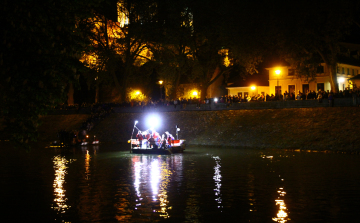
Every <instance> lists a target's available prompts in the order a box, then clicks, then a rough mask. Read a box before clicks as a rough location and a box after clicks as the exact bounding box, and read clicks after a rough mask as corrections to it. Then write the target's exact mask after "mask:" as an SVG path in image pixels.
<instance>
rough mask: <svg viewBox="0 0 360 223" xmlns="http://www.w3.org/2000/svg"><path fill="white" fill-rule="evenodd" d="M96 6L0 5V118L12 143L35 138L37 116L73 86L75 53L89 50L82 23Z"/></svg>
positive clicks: (51, 1)
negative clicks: (0, 24)
mask: <svg viewBox="0 0 360 223" xmlns="http://www.w3.org/2000/svg"><path fill="white" fill-rule="evenodd" d="M99 3H100V1H98V0H91V1H88V0H87V1H71V0H58V1H55V0H46V1H30V0H24V1H20V2H18V1H9V0H3V1H1V3H0V14H1V18H2V19H1V20H2V21H3V26H2V30H3V32H2V35H1V41H0V42H1V43H0V44H1V47H0V75H1V80H2V82H1V83H0V91H1V93H0V95H1V98H0V103H1V116H2V117H3V120H4V125H5V131H4V132H6V133H7V134H8V135H9V137H11V138H12V139H14V140H15V141H17V142H20V143H26V142H29V141H30V140H32V141H34V140H36V138H37V126H38V125H39V116H41V115H45V114H46V113H47V112H48V111H49V110H50V109H51V108H52V107H53V106H54V105H56V104H57V103H59V102H62V101H64V97H65V95H66V92H65V91H64V89H65V87H66V84H67V83H68V82H69V81H70V82H77V78H78V73H79V72H81V70H82V69H83V65H82V64H81V63H80V62H79V58H80V55H81V54H82V53H84V52H85V51H87V50H88V47H89V40H88V38H87V31H88V29H87V28H88V24H87V23H86V22H84V21H85V20H84V19H86V18H88V17H91V16H92V13H93V10H92V9H93V8H95V7H97V4H99Z"/></svg>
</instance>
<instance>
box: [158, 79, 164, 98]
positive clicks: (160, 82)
mask: <svg viewBox="0 0 360 223" xmlns="http://www.w3.org/2000/svg"><path fill="white" fill-rule="evenodd" d="M163 82H164V81H162V80H159V85H160V100H161V99H162V88H161V87H162V84H163Z"/></svg>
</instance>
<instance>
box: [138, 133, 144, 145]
mask: <svg viewBox="0 0 360 223" xmlns="http://www.w3.org/2000/svg"><path fill="white" fill-rule="evenodd" d="M136 138H138V140H139V147H140V148H141V146H142V140H143V139H144V138H143V135H142V133H141V131H139V132H138V134H137V135H136Z"/></svg>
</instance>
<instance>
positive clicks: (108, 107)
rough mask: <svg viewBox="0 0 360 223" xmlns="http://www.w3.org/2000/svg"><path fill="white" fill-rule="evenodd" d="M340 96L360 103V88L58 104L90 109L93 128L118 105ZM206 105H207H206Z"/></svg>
mask: <svg viewBox="0 0 360 223" xmlns="http://www.w3.org/2000/svg"><path fill="white" fill-rule="evenodd" d="M339 98H349V99H350V98H352V99H353V100H354V104H356V105H359V103H358V101H359V100H358V99H360V89H359V88H356V89H345V90H344V91H342V90H340V91H339V92H338V93H333V92H331V91H329V90H327V91H322V90H319V91H317V92H315V91H308V92H307V93H303V92H300V91H298V93H295V92H292V93H288V92H287V91H285V92H284V94H282V93H281V94H276V95H274V94H270V95H269V94H266V95H262V94H258V95H253V96H248V95H244V97H242V96H239V95H224V96H221V97H219V98H205V99H203V100H201V99H200V98H197V97H193V98H191V97H190V98H189V99H186V98H178V99H175V100H167V99H166V100H164V99H161V100H151V99H150V100H148V101H131V102H123V103H98V104H87V103H83V104H82V105H80V106H79V105H71V106H67V105H65V104H63V105H61V106H58V107H57V108H56V109H58V110H75V111H78V112H80V111H81V110H82V109H90V110H91V114H92V117H91V119H89V121H88V122H87V124H86V125H87V127H88V128H90V129H91V128H92V127H91V126H92V124H91V122H92V120H95V121H96V120H97V119H99V118H101V117H104V116H106V114H108V113H110V112H112V111H113V108H117V107H120V108H121V107H141V109H143V110H148V109H151V108H157V107H169V106H171V107H174V108H178V107H180V108H182V109H186V107H187V105H196V108H200V107H204V105H209V106H210V104H211V103H220V104H227V105H232V104H234V103H249V102H269V101H299V100H318V101H319V102H323V101H325V102H326V103H327V101H329V103H330V104H333V102H334V100H336V99H339ZM205 107H206V106H205Z"/></svg>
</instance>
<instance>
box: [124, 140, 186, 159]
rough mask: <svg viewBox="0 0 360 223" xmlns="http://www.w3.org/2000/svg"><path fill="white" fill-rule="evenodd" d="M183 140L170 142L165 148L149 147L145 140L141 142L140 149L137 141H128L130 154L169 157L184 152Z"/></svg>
mask: <svg viewBox="0 0 360 223" xmlns="http://www.w3.org/2000/svg"><path fill="white" fill-rule="evenodd" d="M185 141H186V140H185V139H179V140H172V141H171V145H168V144H167V145H166V147H165V148H161V147H158V146H157V145H156V146H153V147H150V146H149V145H148V141H147V140H143V142H142V145H141V147H140V142H139V140H138V139H130V143H131V150H130V153H135V154H159V155H171V154H174V153H182V152H184V150H185Z"/></svg>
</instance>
